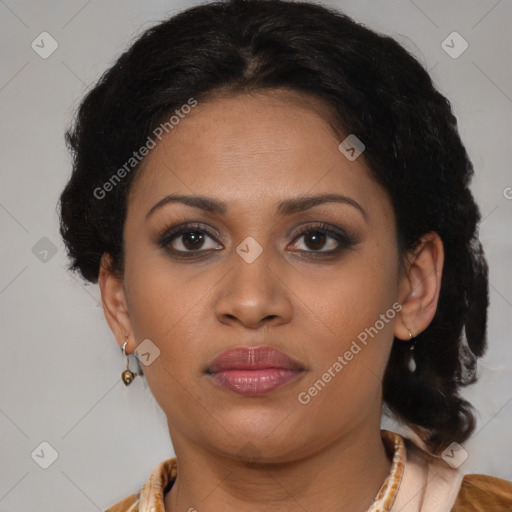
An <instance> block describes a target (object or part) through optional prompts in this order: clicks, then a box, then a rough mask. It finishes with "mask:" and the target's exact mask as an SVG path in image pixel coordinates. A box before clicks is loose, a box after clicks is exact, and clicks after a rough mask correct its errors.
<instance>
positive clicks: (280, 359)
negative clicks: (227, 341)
mask: <svg viewBox="0 0 512 512" xmlns="http://www.w3.org/2000/svg"><path fill="white" fill-rule="evenodd" d="M304 370H305V368H304V367H303V366H302V365H301V364H300V363H299V362H298V361H295V360H294V359H292V358H291V357H289V356H287V355H286V354H284V353H283V352H280V351H279V350H276V349H274V348H272V347H268V346H258V347H239V348H234V349H231V350H228V351H226V352H223V353H222V354H220V355H218V356H217V357H216V358H215V359H214V360H213V361H212V362H211V363H210V365H209V367H208V368H207V370H206V372H205V373H206V374H207V376H208V377H210V381H211V382H212V383H214V384H215V385H217V386H220V387H221V388H223V389H225V390H228V391H230V392H233V393H236V394H238V395H243V396H246V397H258V396H262V395H264V394H266V393H270V392H271V391H274V390H275V389H277V388H279V387H281V386H284V385H285V384H288V383H289V382H293V381H297V380H298V379H299V378H300V377H301V376H302V374H303V373H304Z"/></svg>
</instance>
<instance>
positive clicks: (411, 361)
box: [407, 328, 416, 373]
mask: <svg viewBox="0 0 512 512" xmlns="http://www.w3.org/2000/svg"><path fill="white" fill-rule="evenodd" d="M407 330H408V331H409V341H411V340H412V339H413V335H412V332H411V331H410V330H409V328H407ZM415 343H416V340H414V341H413V342H412V343H411V345H410V346H409V350H410V351H411V357H410V359H409V363H408V365H407V366H408V368H409V371H410V372H411V373H414V372H415V371H416V361H415V360H414V344H415Z"/></svg>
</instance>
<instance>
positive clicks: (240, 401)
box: [118, 91, 402, 461]
mask: <svg viewBox="0 0 512 512" xmlns="http://www.w3.org/2000/svg"><path fill="white" fill-rule="evenodd" d="M292 97H293V98H295V99H296V100H298V99H300V98H303V100H304V99H305V98H304V97H302V96H301V95H299V94H298V93H297V94H291V93H285V92H283V91H281V92H280V93H277V92H276V91H274V93H273V94H269V93H267V94H258V95H254V96H247V95H241V96H237V97H235V98H229V99H216V100H213V101H210V102H206V103H201V102H199V104H198V105H197V106H196V107H195V108H194V109H193V110H192V112H191V113H190V114H188V116H185V118H184V119H182V120H181V121H180V122H179V124H178V125H177V126H175V127H174V129H173V130H172V131H171V132H170V133H169V134H168V135H166V136H165V137H164V138H163V139H162V141H161V142H160V143H159V144H158V145H157V147H156V148H154V149H152V150H151V151H150V153H149V154H148V156H147V157H146V158H145V160H144V162H143V167H142V169H141V174H140V175H139V176H138V179H137V181H136V182H135V183H134V187H133V189H132V194H131V196H130V198H129V205H128V211H127V217H126V223H125V231H124V236H125V247H126V260H125V275H124V282H123V284H122V291H121V296H122V301H126V308H127V309H126V316H125V317H122V318H121V315H119V317H118V318H121V320H120V323H122V324H123V327H124V330H125V332H129V333H130V334H131V336H130V345H128V352H133V350H134V349H135V344H134V343H133V340H134V339H135V340H136V343H137V344H140V343H141V342H142V341H143V340H147V339H149V340H151V343H152V344H154V345H155V346H156V347H158V349H159V351H160V354H159V355H158V357H156V358H155V359H154V361H153V362H151V364H149V365H147V366H144V365H143V366H142V367H143V370H144V374H145V378H146V379H147V382H148V385H149V387H150V389H151V391H152V393H153V395H154V396H155V398H156V400H157V401H158V403H159V404H160V406H161V407H162V409H163V410H164V412H165V414H166V416H167V419H168V425H169V430H170V434H171V438H172V440H173V443H174V445H175V448H176V450H177V451H178V450H179V447H180V446H181V445H183V444H184V443H189V444H193V445H194V446H195V447H196V448H202V449H208V450H213V451H215V452H217V453H223V454H230V455H235V454H240V453H242V452H243V450H246V449H247V447H248V446H252V447H253V452H254V453H257V454H258V455H257V456H258V457H263V458H265V459H268V460H269V461H270V460H272V461H278V460H282V461H284V460H292V459H294V458H296V457H299V456H305V455H307V454H309V453H313V452H315V451H317V450H319V449H320V448H322V447H324V446H327V445H328V444H330V443H333V442H335V441H336V440H337V439H339V438H341V436H343V435H346V434H347V433H348V432H350V431H352V430H353V429H365V428H372V429H374V428H375V427H376V426H377V428H378V425H379V424H380V417H381V385H382V377H383V373H384V370H385V366H386V362H387V359H388V355H389V352H390V349H391V345H392V341H393V336H394V331H395V329H396V328H397V327H396V326H398V323H397V317H396V316H395V313H396V309H393V307H392V306H393V304H394V303H395V306H396V301H397V300H398V299H399V298H400V294H399V292H400V283H401V280H402V277H401V275H400V273H399V265H398V261H399V257H398V250H397V241H396V240H397V239H396V232H395V219H394V214H393V211H392V205H391V203H390V201H389V199H388V197H387V196H386V194H385V193H384V191H383V190H382V189H381V188H380V187H379V186H378V185H377V184H376V182H374V181H373V180H372V179H371V178H370V176H369V173H368V171H367V169H366V167H365V163H364V161H363V159H362V158H356V159H355V160H353V161H351V160H349V159H348V158H347V157H346V156H345V154H343V153H342V152H341V151H340V149H339V148H338V146H339V144H340V143H341V140H340V139H338V138H337V137H335V135H334V134H333V132H332V131H331V129H330V128H329V125H328V124H327V122H326V121H325V120H324V119H323V117H322V116H321V114H320V113H319V112H321V110H320V106H319V105H317V108H314V107H312V106H311V105H312V104H311V105H309V106H307V105H306V103H304V104H303V106H299V103H298V101H289V99H290V98H292ZM287 98H288V100H287ZM363 142H364V141H363ZM170 194H173V195H184V196H187V197H189V198H193V199H197V198H199V197H201V198H203V197H204V198H207V199H208V201H209V202H211V203H213V202H215V204H221V205H222V206H221V207H216V208H214V209H212V210H209V209H203V208H200V207H194V206H192V205H187V204H184V203H183V202H180V201H168V202H166V203H165V204H163V205H160V207H157V208H155V209H153V208H154V207H155V205H156V204H157V203H159V201H161V200H162V199H163V198H164V197H166V196H168V195H170ZM325 195H339V196H344V197H346V198H349V199H348V200H347V201H343V200H339V201H333V200H331V201H322V200H319V201H314V202H308V203H306V204H303V201H304V200H305V199H306V198H311V197H313V198H314V197H319V196H325ZM205 203H206V200H205ZM208 204H210V203H208ZM305 206H307V208H305ZM149 212H151V213H150V214H149ZM184 224H186V225H190V227H189V234H187V233H185V234H183V233H182V234H181V235H180V234H178V235H177V236H175V237H174V238H172V237H171V236H167V237H166V235H165V232H167V231H169V230H170V229H171V228H172V227H174V226H178V225H181V226H183V225H184ZM305 228H308V229H309V230H310V231H311V232H310V233H309V234H308V233H306V234H300V232H301V230H304V229H305ZM190 232H192V233H190ZM162 233H163V234H162ZM338 234H339V236H338ZM201 236H202V238H201ZM164 239H165V240H164ZM162 240H163V242H162V246H161V245H159V244H160V242H161V241H162ZM164 243H165V245H163V244H164ZM260 251H261V252H260ZM401 327H402V326H401ZM119 332H120V336H119V337H120V338H121V339H122V331H121V330H120V331H119ZM400 332H402V331H400ZM370 333H371V334H370ZM363 339H364V340H365V343H364V342H363V341H362V340H363ZM354 343H355V344H354ZM258 345H266V346H270V347H273V348H276V349H278V350H280V351H282V352H284V353H285V354H287V355H288V356H289V357H291V358H292V359H293V360H295V361H297V362H299V363H300V366H301V367H302V368H303V371H301V372H300V373H297V374H296V375H295V377H294V378H293V379H292V380H290V381H288V382H287V383H286V384H284V385H281V386H280V387H277V388H276V389H274V390H272V391H270V392H267V393H262V394H260V395H256V396H247V395H243V394H239V393H237V392H234V391H232V390H230V389H228V388H226V387H223V386H220V385H218V384H217V383H216V381H214V380H213V379H212V377H211V376H210V375H208V374H207V373H206V372H205V370H206V369H207V368H208V367H209V366H210V363H211V361H212V360H213V358H215V357H216V356H217V355H219V354H220V353H222V352H224V351H226V350H228V349H231V348H234V347H249V346H250V347H254V346H258ZM151 346H152V345H151ZM130 347H131V349H130ZM356 347H359V350H358V349H357V348H356ZM350 354H352V355H351V356H350ZM342 361H343V362H342ZM336 363H337V364H336ZM319 381H321V382H319ZM315 383H317V384H316V387H315ZM315 390H316V392H315ZM247 443H251V445H248V444H247Z"/></svg>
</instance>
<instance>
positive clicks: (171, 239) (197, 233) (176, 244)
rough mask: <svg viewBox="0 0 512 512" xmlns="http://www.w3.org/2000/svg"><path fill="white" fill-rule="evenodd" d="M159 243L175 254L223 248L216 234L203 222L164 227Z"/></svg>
mask: <svg viewBox="0 0 512 512" xmlns="http://www.w3.org/2000/svg"><path fill="white" fill-rule="evenodd" d="M158 245H160V247H164V248H165V249H166V250H168V251H169V252H171V253H173V254H179V253H182V254H183V253H187V252H188V253H198V252H206V251H211V250H218V249H222V248H223V247H222V245H220V244H218V243H217V241H216V240H215V238H214V236H213V235H212V234H210V232H209V231H208V230H207V229H205V228H203V227H202V225H201V224H187V225H181V226H175V227H173V228H170V229H167V228H166V229H164V230H163V234H161V235H160V238H159V240H158Z"/></svg>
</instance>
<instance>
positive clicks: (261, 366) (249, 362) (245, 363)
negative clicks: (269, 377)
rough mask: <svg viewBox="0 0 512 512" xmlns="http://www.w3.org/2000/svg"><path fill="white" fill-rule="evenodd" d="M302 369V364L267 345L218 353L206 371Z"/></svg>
mask: <svg viewBox="0 0 512 512" xmlns="http://www.w3.org/2000/svg"><path fill="white" fill-rule="evenodd" d="M269 368H274V369H282V370H295V371H299V370H304V367H303V365H301V364H300V363H299V362H298V361H295V360H294V359H292V358H291V357H289V356H287V355H286V354H284V353H283V352H280V351H279V350H277V349H275V348H273V347H268V346H258V347H238V348H233V349H230V350H227V351H225V352H222V353H221V354H219V355H218V356H217V357H216V358H215V359H214V360H213V361H212V362H211V363H210V364H209V366H208V368H207V373H216V372H220V371H226V370H265V369H269Z"/></svg>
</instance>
